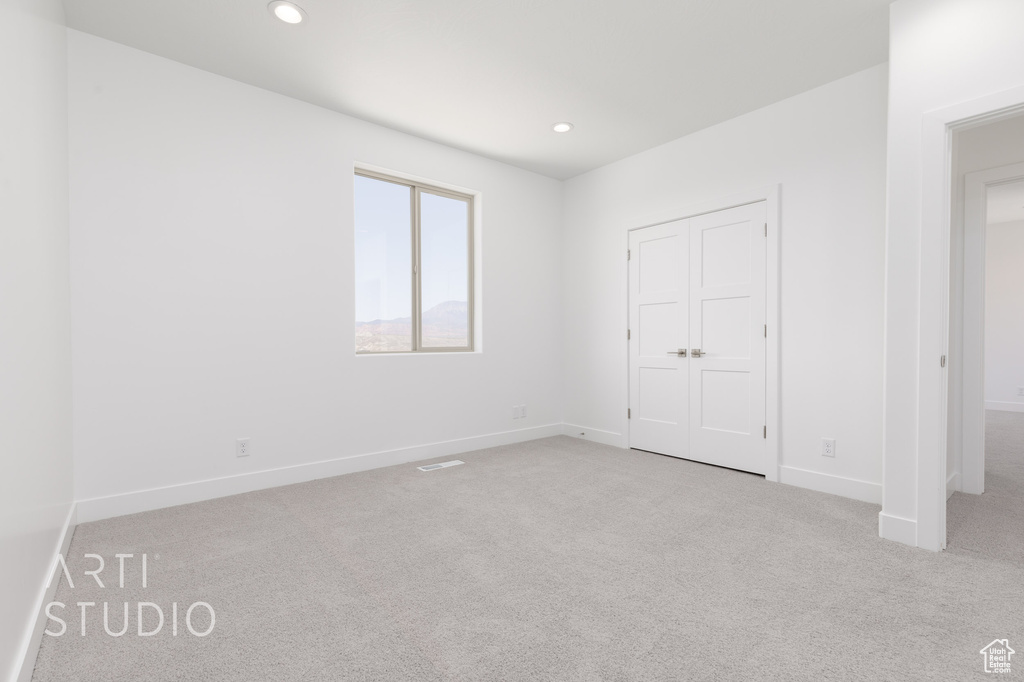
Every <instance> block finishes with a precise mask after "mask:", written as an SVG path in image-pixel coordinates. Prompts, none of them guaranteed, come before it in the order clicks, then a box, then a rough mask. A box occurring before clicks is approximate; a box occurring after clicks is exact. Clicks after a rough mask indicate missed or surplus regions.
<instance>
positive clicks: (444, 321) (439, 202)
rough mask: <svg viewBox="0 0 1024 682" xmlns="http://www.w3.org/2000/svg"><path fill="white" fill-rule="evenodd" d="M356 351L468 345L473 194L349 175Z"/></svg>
mask: <svg viewBox="0 0 1024 682" xmlns="http://www.w3.org/2000/svg"><path fill="white" fill-rule="evenodd" d="M355 227H356V352H357V353H412V352H440V351H471V350H473V197H472V196H469V195H466V194H459V193H458V192H451V191H449V190H444V189H439V188H437V187H430V186H428V185H423V184H420V183H417V182H411V181H407V180H401V179H399V178H392V177H389V176H386V175H380V174H378V173H372V172H369V171H362V170H360V171H356V175H355Z"/></svg>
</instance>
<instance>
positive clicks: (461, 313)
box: [423, 301, 469, 330]
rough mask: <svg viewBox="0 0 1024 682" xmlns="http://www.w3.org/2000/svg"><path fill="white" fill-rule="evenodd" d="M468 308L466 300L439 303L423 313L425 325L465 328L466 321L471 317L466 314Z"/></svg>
mask: <svg viewBox="0 0 1024 682" xmlns="http://www.w3.org/2000/svg"><path fill="white" fill-rule="evenodd" d="M467 310H468V305H467V304H466V302H465V301H445V302H443V303H438V304H437V305H435V306H434V307H433V308H431V309H430V310H428V311H426V312H425V313H423V327H424V328H426V327H429V326H433V325H436V326H438V327H459V328H461V329H462V330H465V329H466V321H467V320H468V319H469V316H468V315H467V314H466V312H467Z"/></svg>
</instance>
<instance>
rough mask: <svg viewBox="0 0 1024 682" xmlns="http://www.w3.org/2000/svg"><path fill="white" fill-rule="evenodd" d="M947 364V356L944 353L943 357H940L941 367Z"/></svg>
mask: <svg viewBox="0 0 1024 682" xmlns="http://www.w3.org/2000/svg"><path fill="white" fill-rule="evenodd" d="M945 366H946V356H945V355H943V356H942V357H941V358H939V367H945Z"/></svg>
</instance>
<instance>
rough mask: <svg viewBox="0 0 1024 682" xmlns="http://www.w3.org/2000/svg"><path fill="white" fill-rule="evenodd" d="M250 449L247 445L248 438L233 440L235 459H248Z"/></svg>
mask: <svg viewBox="0 0 1024 682" xmlns="http://www.w3.org/2000/svg"><path fill="white" fill-rule="evenodd" d="M251 449H252V446H251V445H249V439H248V438H238V439H237V440H235V457H248V456H249V451H250V450H251Z"/></svg>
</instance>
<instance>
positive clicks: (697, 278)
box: [629, 202, 767, 474]
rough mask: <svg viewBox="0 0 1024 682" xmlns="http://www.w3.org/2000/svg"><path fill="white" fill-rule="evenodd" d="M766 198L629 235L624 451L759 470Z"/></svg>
mask: <svg viewBox="0 0 1024 682" xmlns="http://www.w3.org/2000/svg"><path fill="white" fill-rule="evenodd" d="M765 210H766V209H765V202H759V203H756V204H749V205H746V206H740V207H737V208H730V209H727V210H724V211H718V212H716V213H709V214H705V215H700V216H696V217H693V218H687V219H685V220H677V221H675V222H671V223H666V224H663V225H656V226H654V227H646V228H643V229H638V230H633V231H632V232H630V235H629V249H630V259H629V330H630V333H629V406H630V420H629V445H630V447H631V448H637V449H640V450H648V451H650V452H657V453H660V454H664V455H672V456H674V457H683V458H686V459H692V460H697V461H700V462H707V463H708V464H716V465H719V466H725V467H730V468H733V469H741V470H743V471H751V472H755V473H759V474H764V473H765V471H766V463H765V456H766V454H765V453H766V447H765V436H764V434H765V428H766V427H765V348H766V345H765V336H766V334H767V331H766V329H767V328H766V327H765V258H766V243H767V239H766V237H765V216H766V212H765Z"/></svg>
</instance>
